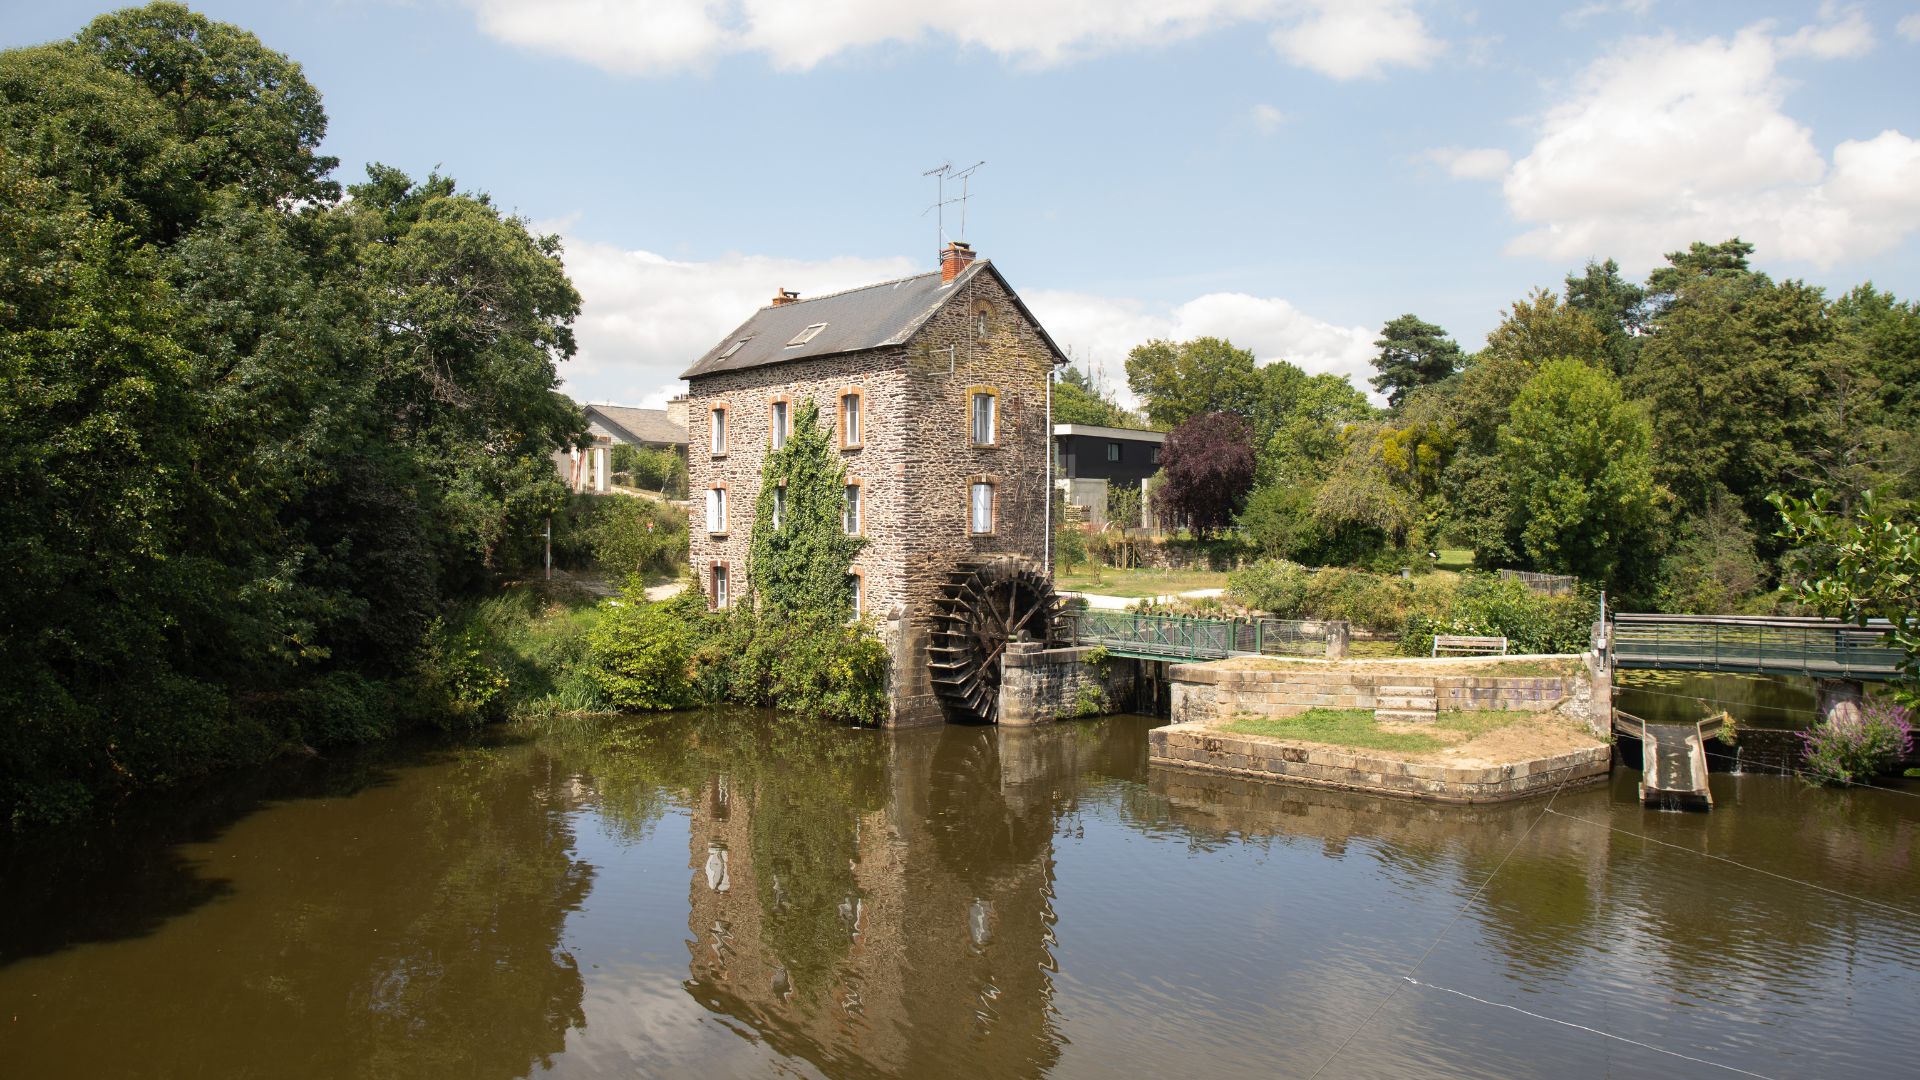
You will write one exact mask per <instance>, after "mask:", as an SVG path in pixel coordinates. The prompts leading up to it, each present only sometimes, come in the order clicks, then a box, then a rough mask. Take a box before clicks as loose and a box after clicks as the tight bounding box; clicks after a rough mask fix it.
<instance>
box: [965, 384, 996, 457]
mask: <svg viewBox="0 0 1920 1080" xmlns="http://www.w3.org/2000/svg"><path fill="white" fill-rule="evenodd" d="M982 401H985V402H986V421H987V425H986V427H987V430H986V436H987V437H986V438H984V439H983V438H981V437H980V419H981V417H980V403H981V402H982ZM967 434H968V437H970V438H971V439H972V440H973V445H975V446H998V445H999V444H1000V395H999V394H996V393H994V392H993V391H991V390H975V391H974V392H973V393H972V394H971V395H969V397H968V404H967Z"/></svg>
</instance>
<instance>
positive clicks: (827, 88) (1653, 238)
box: [0, 0, 1920, 404]
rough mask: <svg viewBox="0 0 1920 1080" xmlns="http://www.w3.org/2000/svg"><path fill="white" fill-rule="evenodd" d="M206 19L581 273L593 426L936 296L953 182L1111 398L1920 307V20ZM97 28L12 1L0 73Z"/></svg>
mask: <svg viewBox="0 0 1920 1080" xmlns="http://www.w3.org/2000/svg"><path fill="white" fill-rule="evenodd" d="M194 6H195V7H197V8H198V9H199V10H201V11H203V12H205V13H206V14H208V15H210V16H212V17H214V18H218V19H223V20H227V21H231V22H235V23H238V24H240V25H242V26H245V27H247V28H248V29H251V30H253V31H254V32H255V33H257V34H259V35H260V37H261V38H262V39H263V40H265V41H266V42H267V44H269V45H270V46H272V47H274V48H276V49H279V50H281V51H283V52H286V53H288V54H289V55H291V56H292V57H294V58H295V59H296V60H298V61H300V62H301V63H302V64H303V65H304V66H305V68H306V71H307V75H308V77H309V78H310V79H311V80H312V81H313V82H314V83H315V84H316V85H317V86H318V87H319V88H320V89H321V91H322V93H323V94H324V95H325V97H326V104H327V110H328V113H329V115H330V117H331V121H332V126H331V130H330V132H329V135H328V139H327V150H328V152H330V153H333V154H335V155H337V156H338V157H339V158H340V159H341V161H342V167H341V177H342V179H346V180H352V179H355V178H357V177H358V176H359V175H360V174H361V169H362V166H363V164H364V163H365V162H367V161H374V160H377V161H384V162H387V163H388V164H392V165H396V166H399V167H401V168H404V169H407V170H409V171H411V172H414V173H416V174H424V173H425V172H427V171H428V170H430V169H432V168H434V167H436V166H437V167H439V168H440V169H441V170H442V171H444V172H446V173H448V174H450V175H453V176H454V177H456V178H458V179H459V180H460V181H461V183H462V184H463V185H466V186H469V187H476V188H481V189H484V190H486V191H488V192H490V193H491V194H492V195H493V196H494V198H495V199H496V201H498V202H499V203H500V204H501V205H503V206H506V207H508V208H511V209H513V210H516V211H517V212H519V213H520V214H522V215H524V216H526V217H527V218H529V219H531V220H532V221H534V222H535V223H536V224H538V225H539V226H540V227H542V228H544V229H547V230H550V231H555V232H559V233H561V234H562V235H563V236H564V237H565V239H566V243H567V253H568V254H567V260H568V266H569V270H570V271H571V272H572V273H573V275H574V279H575V282H576V284H577V285H578V286H579V287H580V289H581V292H582V294H583V296H584V298H585V302H586V307H585V311H584V313H583V316H582V320H581V324H580V328H579V329H580V338H581V344H582V351H581V355H580V356H579V357H578V358H577V359H576V360H575V361H573V362H572V363H570V364H569V365H567V366H566V368H565V369H564V374H565V376H566V378H567V382H568V389H569V390H570V391H571V392H573V393H574V394H575V396H577V397H580V398H582V399H583V400H594V401H616V402H620V403H624V404H658V402H659V401H660V400H661V399H663V398H664V397H665V395H666V394H667V393H669V392H671V391H672V390H673V389H674V387H675V381H674V380H675V377H676V376H677V375H678V373H679V372H680V371H681V370H683V369H684V368H685V366H686V365H687V364H688V363H689V362H690V361H691V360H692V359H693V358H695V357H696V356H698V355H699V354H700V353H701V352H702V351H704V350H705V349H706V348H707V346H708V345H710V344H711V343H712V342H713V341H715V340H717V339H718V338H719V337H720V336H721V335H723V334H724V333H726V331H728V330H729V329H731V328H732V327H733V326H735V325H737V324H738V323H739V322H740V321H741V320H743V319H744V318H745V317H746V316H747V315H748V314H750V313H751V311H752V310H753V309H754V308H755V307H757V306H758V305H759V304H760V303H763V302H764V301H765V299H766V298H767V297H769V296H771V295H772V293H773V291H774V289H775V288H776V287H786V288H792V289H798V290H800V291H801V292H802V293H803V294H815V293H820V292H826V291H831V290H833V289H837V288H844V287H847V286H850V285H856V284H861V283H864V282H867V281H874V280H882V279H884V278H887V277H893V276H899V275H901V274H905V273H912V272H916V271H918V270H921V269H926V268H931V267H932V266H933V263H934V252H935V250H936V239H935V224H934V220H933V218H931V217H930V216H924V215H923V213H922V211H923V210H924V209H925V208H926V207H927V205H928V204H929V203H931V202H932V201H933V198H934V186H933V181H931V180H929V179H926V178H923V177H922V176H921V175H920V174H921V173H922V172H923V171H924V170H926V169H928V168H929V167H932V166H935V165H938V164H940V163H942V162H944V161H952V162H953V163H955V164H956V165H967V164H970V163H972V162H974V161H979V160H985V161H986V162H987V164H986V165H985V166H984V167H983V168H982V169H981V170H980V171H979V172H978V173H977V174H976V176H975V179H974V183H973V185H972V194H973V199H972V201H971V203H970V206H969V211H968V223H967V226H968V227H967V239H968V240H970V241H972V242H973V243H974V245H975V246H976V247H977V248H978V249H980V251H981V252H982V253H983V254H985V255H987V256H989V257H991V258H993V259H994V260H995V261H996V262H997V263H998V264H999V265H1000V267H1001V268H1002V270H1003V271H1004V272H1005V273H1006V274H1007V276H1008V277H1009V279H1010V280H1011V281H1012V282H1013V283H1014V285H1015V287H1017V288H1018V289H1020V290H1021V292H1022V294H1023V295H1025V296H1026V297H1027V298H1028V299H1029V301H1030V302H1031V303H1032V305H1033V306H1034V308H1035V310H1036V312H1037V313H1038V314H1039V315H1040V317H1041V319H1042V320H1043V321H1044V322H1045V323H1046V324H1047V325H1048V328H1049V329H1050V330H1052V331H1053V333H1054V335H1055V337H1056V338H1058V339H1059V340H1060V341H1062V343H1063V344H1066V345H1068V346H1069V347H1070V348H1071V349H1072V350H1073V351H1074V352H1075V353H1076V355H1078V356H1081V357H1083V358H1085V359H1087V360H1088V361H1090V362H1091V363H1092V364H1094V365H1096V366H1099V367H1102V368H1104V370H1105V372H1106V373H1107V376H1108V378H1109V379H1110V380H1112V381H1113V382H1115V383H1122V382H1124V376H1123V374H1122V369H1121V362H1122V360H1123V358H1124V356H1125V352H1126V350H1127V348H1129V347H1130V346H1131V345H1133V344H1137V343H1138V342H1139V341H1141V340H1144V339H1145V338H1147V337H1150V336H1177V337H1185V336H1191V335H1195V334H1201V333H1214V334H1221V335H1225V336H1229V337H1231V338H1233V339H1234V340H1235V341H1236V342H1238V343H1240V344H1244V345H1247V346H1249V347H1251V348H1253V349H1254V350H1255V351H1256V352H1257V353H1258V355H1260V356H1261V358H1262V359H1274V358H1280V357H1285V358H1287V359H1291V360H1293V361H1295V362H1296V363H1300V364H1302V366H1304V367H1307V368H1308V369H1309V370H1315V371H1339V372H1342V373H1348V374H1353V375H1356V376H1359V377H1364V376H1365V375H1366V374H1368V369H1367V367H1366V359H1367V356H1368V355H1370V353H1371V352H1372V349H1371V340H1372V338H1373V336H1374V334H1375V332H1376V331H1377V329H1378V327H1379V326H1380V325H1381V324H1382V323H1383V322H1385V321H1386V320H1387V319H1390V318H1392V317H1394V316H1396V315H1398V314H1401V313H1402V312H1407V311H1412V312H1415V313H1417V314H1419V315H1421V316H1423V317H1425V318H1427V319H1430V320H1432V321H1436V322H1439V323H1440V324H1441V325H1443V326H1445V327H1446V328H1447V329H1448V330H1449V331H1451V332H1453V333H1454V334H1455V335H1456V336H1458V337H1459V338H1460V340H1461V342H1462V344H1463V345H1465V346H1467V347H1468V348H1474V347H1477V346H1478V345H1479V344H1480V343H1481V341H1482V339H1483V337H1484V335H1485V334H1486V332H1487V331H1488V330H1489V329H1490V328H1492V326H1493V325H1494V324H1495V323H1496V322H1497V321H1498V320H1499V318H1500V314H1501V310H1502V309H1503V308H1504V307H1505V306H1506V305H1507V304H1508V303H1510V302H1511V301H1512V300H1514V299H1516V298H1518V297H1520V296H1523V295H1524V294H1525V293H1526V292H1527V291H1528V290H1529V289H1530V288H1533V287H1535V286H1556V285H1557V284H1558V283H1559V281H1560V279H1561V278H1562V277H1563V276H1564V275H1565V274H1566V272H1567V271H1569V270H1572V269H1576V268H1578V267H1580V266H1581V265H1582V264H1584V262H1585V261H1586V259H1587V258H1588V257H1590V256H1593V257H1603V258H1604V257H1608V256H1612V257H1614V258H1617V259H1619V260H1620V261H1621V262H1622V263H1623V264H1625V265H1626V266H1627V267H1628V268H1629V269H1630V270H1632V271H1633V272H1635V273H1636V274H1639V273H1644V271H1645V270H1646V269H1647V268H1648V267H1649V266H1651V265H1652V264H1653V263H1654V262H1655V261H1656V260H1657V259H1658V258H1659V255H1660V253H1661V252H1663V251H1666V250H1670V249H1672V248H1675V247H1680V246H1684V245H1685V243H1686V242H1687V241H1689V240H1693V239H1706V240H1718V239H1723V238H1724V237H1726V236H1729V235H1733V234H1734V233H1736V232H1737V233H1739V234H1741V235H1743V236H1745V237H1747V238H1748V239H1750V240H1752V241H1754V242H1755V243H1756V244H1757V245H1758V247H1759V250H1758V252H1757V254H1756V261H1757V262H1758V264H1759V265H1760V266H1761V267H1762V268H1763V269H1766V270H1768V271H1770V272H1772V273H1774V274H1775V275H1776V276H1782V277H1788V276H1790V277H1801V278H1805V279H1807V280H1810V281H1813V282H1816V283H1819V284H1823V285H1826V286H1828V287H1829V288H1831V289H1834V290H1838V289H1843V288H1846V287H1848V286H1850V285H1852V284H1855V283H1858V282H1860V281H1864V280H1868V279H1871V280H1873V281H1874V282H1876V283H1877V284H1879V285H1880V286H1881V287H1883V288H1888V289H1891V290H1893V291H1894V292H1896V293H1898V294H1900V295H1901V296H1903V297H1908V298H1914V297H1920V0H1917V2H1912V3H1895V4H1889V5H1877V4H1845V3H1841V4H1835V3H1825V4H1822V3H1820V2H1818V0H1814V2H1811V3H1808V2H1801V3H1758V4H1756V3H1746V4H1685V5H1682V4H1678V3H1672V2H1666V3H1661V2H1658V0H1628V2H1624V3H1622V2H1615V3H1582V2H1578V0H1576V2H1574V3H1568V4H1558V5H1554V4H1511V5H1508V4H1492V3H1483V4H1473V3H1466V2H1449V0H1441V2H1433V3H1424V2H1418V0H1346V2H1344V3H1333V2H1330V0H1097V2H1094V0H972V2H971V3H968V4H965V5H952V6H936V5H910V4H901V3H899V2H898V0H833V2H832V3H820V4H808V3H804V2H801V0H651V2H644V3H640V2H634V3H626V2H620V0H440V2H434V0H414V2H403V0H310V2H291V3H282V4H259V3H236V2H214V0H208V2H204V3H199V4H196V5H194ZM102 10H106V8H105V7H104V6H103V5H100V4H98V3H70V2H67V0H38V2H35V3H32V4H19V3H8V4H6V5H5V12H6V17H5V18H4V20H0V44H4V45H7V46H12V45H19V44H28V43H34V42H40V41H46V40H50V39H53V38H57V37H63V36H66V35H69V34H71V33H72V32H74V31H75V30H77V29H78V28H79V27H80V26H81V25H83V24H84V23H85V22H86V20H87V19H88V18H90V17H92V16H93V15H94V14H97V13H98V12H100V11H102ZM948 225H949V232H950V233H955V234H957V232H958V228H957V223H956V222H954V221H953V220H952V217H951V215H950V216H949V221H948Z"/></svg>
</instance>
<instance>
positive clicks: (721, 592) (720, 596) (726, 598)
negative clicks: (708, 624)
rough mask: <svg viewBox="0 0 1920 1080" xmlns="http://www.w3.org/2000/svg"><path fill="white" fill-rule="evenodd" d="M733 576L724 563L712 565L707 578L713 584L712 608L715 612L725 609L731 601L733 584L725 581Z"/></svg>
mask: <svg viewBox="0 0 1920 1080" xmlns="http://www.w3.org/2000/svg"><path fill="white" fill-rule="evenodd" d="M732 576H733V575H732V574H731V573H730V572H729V570H728V567H727V564H726V563H720V562H717V563H714V564H713V570H712V571H711V573H710V575H709V577H710V579H711V580H712V582H713V607H714V610H715V611H718V610H720V609H722V608H725V607H726V606H727V605H728V604H729V603H730V602H731V601H732V600H733V583H732V582H730V581H728V580H727V579H728V578H730V577H732Z"/></svg>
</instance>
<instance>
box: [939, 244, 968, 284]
mask: <svg viewBox="0 0 1920 1080" xmlns="http://www.w3.org/2000/svg"><path fill="white" fill-rule="evenodd" d="M972 263H973V245H972V244H969V243H967V242H966V241H964V240H955V241H953V242H951V243H949V244H948V245H947V248H946V250H945V251H942V252H941V253H940V280H941V281H952V280H953V279H954V278H957V277H959V276H960V271H962V270H965V269H966V268H967V267H968V266H969V265H971V264H972Z"/></svg>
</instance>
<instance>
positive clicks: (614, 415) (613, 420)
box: [587, 405, 687, 446]
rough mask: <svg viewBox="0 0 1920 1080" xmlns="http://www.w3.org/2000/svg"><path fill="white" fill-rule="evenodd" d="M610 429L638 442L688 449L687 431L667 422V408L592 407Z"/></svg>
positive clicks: (591, 410) (589, 408)
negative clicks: (686, 447)
mask: <svg viewBox="0 0 1920 1080" xmlns="http://www.w3.org/2000/svg"><path fill="white" fill-rule="evenodd" d="M587 411H588V412H591V413H595V414H597V415H598V416H599V417H600V420H601V422H602V423H603V424H605V425H606V426H607V427H610V428H615V429H617V430H618V431H624V432H626V433H627V435H628V436H630V437H631V439H632V441H633V442H636V443H652V444H655V445H663V446H685V445H686V444H687V429H686V428H685V427H683V426H681V425H679V424H676V423H673V422H672V421H670V420H668V419H667V410H665V409H629V408H627V407H625V406H623V405H589V406H587Z"/></svg>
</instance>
